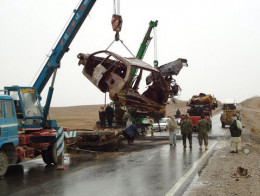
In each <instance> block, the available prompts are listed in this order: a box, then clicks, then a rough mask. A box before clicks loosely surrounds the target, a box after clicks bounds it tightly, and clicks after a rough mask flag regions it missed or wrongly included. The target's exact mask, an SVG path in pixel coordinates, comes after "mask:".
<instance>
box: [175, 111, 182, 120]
mask: <svg viewBox="0 0 260 196" xmlns="http://www.w3.org/2000/svg"><path fill="white" fill-rule="evenodd" d="M175 116H176V118H180V117H181V111H180V110H179V109H177V111H176V115H175Z"/></svg>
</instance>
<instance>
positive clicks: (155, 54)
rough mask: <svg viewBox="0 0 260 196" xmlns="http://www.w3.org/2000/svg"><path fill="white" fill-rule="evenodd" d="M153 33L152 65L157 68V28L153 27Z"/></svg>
mask: <svg viewBox="0 0 260 196" xmlns="http://www.w3.org/2000/svg"><path fill="white" fill-rule="evenodd" d="M153 33H154V61H153V65H154V67H156V68H157V67H158V57H157V27H156V26H155V27H154V29H153Z"/></svg>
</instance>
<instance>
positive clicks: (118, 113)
mask: <svg viewBox="0 0 260 196" xmlns="http://www.w3.org/2000/svg"><path fill="white" fill-rule="evenodd" d="M124 114H125V110H123V109H122V108H121V107H120V105H118V104H116V109H115V116H116V126H117V127H122V126H124V125H123V116H124Z"/></svg>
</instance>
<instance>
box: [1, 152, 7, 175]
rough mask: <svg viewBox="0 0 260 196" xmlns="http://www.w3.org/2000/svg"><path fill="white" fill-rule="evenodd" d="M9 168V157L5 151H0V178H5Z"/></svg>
mask: <svg viewBox="0 0 260 196" xmlns="http://www.w3.org/2000/svg"><path fill="white" fill-rule="evenodd" d="M7 168H8V157H7V156H6V153H5V152H4V151H2V150H1V151H0V177H1V176H4V175H5V173H6V171H7Z"/></svg>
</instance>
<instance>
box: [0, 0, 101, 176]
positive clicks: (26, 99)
mask: <svg viewBox="0 0 260 196" xmlns="http://www.w3.org/2000/svg"><path fill="white" fill-rule="evenodd" d="M95 2H96V0H82V1H81V3H80V4H79V6H78V8H77V9H75V10H74V14H73V16H72V18H71V20H70V22H69V23H68V26H67V28H66V29H65V31H64V33H63V34H62V36H61V38H60V40H59V41H58V42H57V44H56V46H55V48H54V49H53V50H52V53H51V55H50V57H49V58H48V59H47V61H46V64H45V66H44V67H43V69H42V71H41V73H40V75H39V76H38V78H37V79H36V81H35V83H34V85H33V86H32V87H21V86H10V87H4V90H3V92H4V93H3V94H0V176H3V175H4V174H5V173H6V171H7V168H8V166H9V165H11V164H16V163H19V162H20V161H21V160H22V159H23V158H28V157H30V158H34V157H36V156H38V155H42V158H43V161H44V162H45V163H46V164H55V163H56V161H57V160H56V158H57V157H56V150H57V149H58V148H59V147H56V145H55V144H56V133H57V129H58V128H59V127H58V126H57V123H56V120H48V119H47V117H48V114H49V109H50V104H51V99H52V95H53V91H54V88H53V86H54V82H55V77H56V72H57V69H58V68H60V61H61V59H62V57H63V55H64V54H65V52H68V51H69V45H70V43H71V42H72V40H73V39H74V37H75V35H76V34H77V32H78V30H79V29H80V27H81V25H82V24H83V22H84V20H85V18H86V17H87V16H88V14H89V12H90V10H91V9H92V7H93V5H94V4H95ZM51 77H52V82H51V86H50V87H49V90H48V95H47V99H46V103H45V105H44V107H42V106H41V104H40V101H41V92H42V90H43V89H44V87H45V86H46V84H47V82H48V81H49V79H50V78H51Z"/></svg>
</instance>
